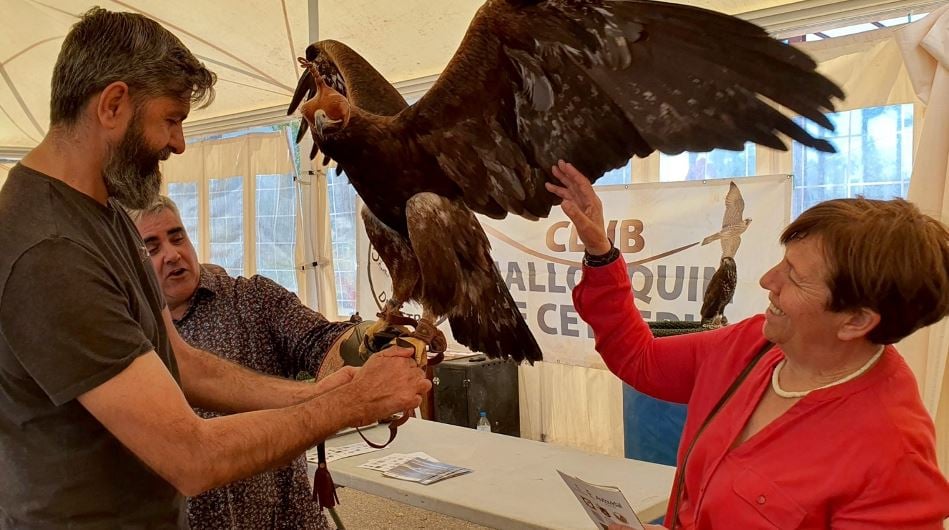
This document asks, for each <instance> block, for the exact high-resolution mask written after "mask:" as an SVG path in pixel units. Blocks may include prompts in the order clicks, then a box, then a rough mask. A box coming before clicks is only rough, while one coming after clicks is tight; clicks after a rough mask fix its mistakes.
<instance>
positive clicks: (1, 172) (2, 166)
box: [0, 162, 13, 188]
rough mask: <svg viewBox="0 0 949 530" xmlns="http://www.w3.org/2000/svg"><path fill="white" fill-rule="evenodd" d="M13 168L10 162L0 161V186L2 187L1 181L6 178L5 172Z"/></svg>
mask: <svg viewBox="0 0 949 530" xmlns="http://www.w3.org/2000/svg"><path fill="white" fill-rule="evenodd" d="M11 169H13V163H12V162H0V188H2V187H3V182H4V181H6V180H7V173H9V172H10V170H11Z"/></svg>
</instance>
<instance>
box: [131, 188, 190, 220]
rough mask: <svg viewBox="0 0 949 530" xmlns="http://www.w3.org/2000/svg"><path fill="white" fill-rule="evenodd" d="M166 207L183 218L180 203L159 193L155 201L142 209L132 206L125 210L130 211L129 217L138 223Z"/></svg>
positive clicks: (176, 215)
mask: <svg viewBox="0 0 949 530" xmlns="http://www.w3.org/2000/svg"><path fill="white" fill-rule="evenodd" d="M166 209H167V210H171V213H173V214H175V217H177V218H178V219H181V212H179V211H178V205H176V204H175V201H173V200H171V199H170V198H169V197H166V196H164V195H159V196H158V199H156V200H155V202H153V203H152V204H150V205H149V206H147V207H145V208H142V209H141V210H132V209H130V208H126V209H125V211H126V212H128V214H129V217H131V218H132V221H133V222H134V223H136V224H138V222H139V221H141V220H142V219H143V218H145V217H148V216H150V215H156V214H159V213H161V212H162V211H163V210H166Z"/></svg>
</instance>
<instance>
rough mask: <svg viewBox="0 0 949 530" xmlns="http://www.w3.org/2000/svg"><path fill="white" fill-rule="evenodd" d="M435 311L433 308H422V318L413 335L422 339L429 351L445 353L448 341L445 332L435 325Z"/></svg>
mask: <svg viewBox="0 0 949 530" xmlns="http://www.w3.org/2000/svg"><path fill="white" fill-rule="evenodd" d="M435 320H436V318H435V313H434V312H432V310H431V309H428V308H425V309H423V310H422V318H420V319H419V321H418V324H417V325H416V326H415V331H414V332H413V333H412V336H413V337H416V338H419V339H422V340H423V341H425V344H427V345H428V351H430V352H432V353H443V352H444V351H445V350H446V349H447V348H448V341H447V340H446V339H445V334H444V333H442V332H441V330H439V329H438V328H437V327H435Z"/></svg>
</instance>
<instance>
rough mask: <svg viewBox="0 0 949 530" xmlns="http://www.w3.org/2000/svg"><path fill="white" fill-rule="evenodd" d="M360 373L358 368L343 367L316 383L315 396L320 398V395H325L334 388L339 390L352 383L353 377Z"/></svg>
mask: <svg viewBox="0 0 949 530" xmlns="http://www.w3.org/2000/svg"><path fill="white" fill-rule="evenodd" d="M358 371H359V369H358V368H356V367H353V366H343V367H342V368H340V369H338V370H336V371H335V372H333V373H331V374H330V375H328V376H326V377H324V378H323V379H320V380H319V381H317V382H316V383H314V385H313V387H314V390H315V394H314V395H317V396H318V395H320V394H325V393H327V392H329V391H330V390H333V389H334V388H339V387H341V386H343V385H345V384H347V383H350V382H352V380H353V377H355V375H356V372H358Z"/></svg>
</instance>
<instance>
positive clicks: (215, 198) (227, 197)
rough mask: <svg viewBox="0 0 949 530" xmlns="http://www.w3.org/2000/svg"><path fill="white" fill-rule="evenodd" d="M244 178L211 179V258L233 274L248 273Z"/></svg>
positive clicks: (209, 186)
mask: <svg viewBox="0 0 949 530" xmlns="http://www.w3.org/2000/svg"><path fill="white" fill-rule="evenodd" d="M243 188H244V182H243V178H242V177H228V178H222V179H211V180H209V181H208V191H209V193H208V202H209V203H210V208H211V215H210V222H211V227H210V228H211V231H210V246H211V258H210V260H209V261H210V262H211V263H214V264H215V265H220V266H221V267H224V269H225V270H227V273H228V274H229V275H231V276H240V275H242V274H243V273H244V221H243V219H244V189H243Z"/></svg>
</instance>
